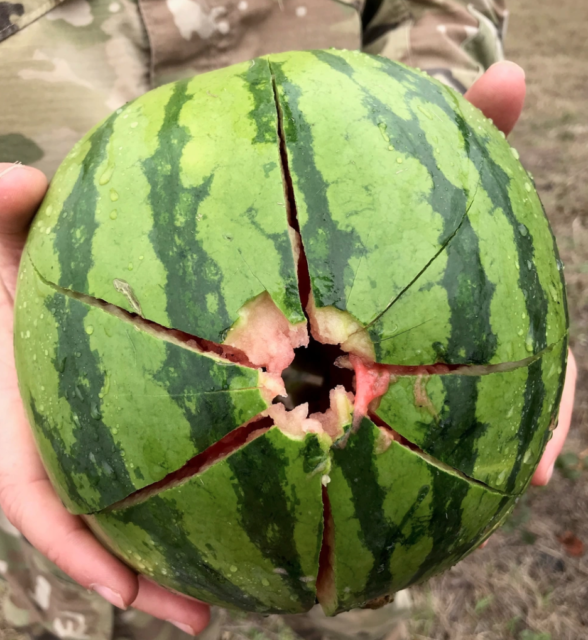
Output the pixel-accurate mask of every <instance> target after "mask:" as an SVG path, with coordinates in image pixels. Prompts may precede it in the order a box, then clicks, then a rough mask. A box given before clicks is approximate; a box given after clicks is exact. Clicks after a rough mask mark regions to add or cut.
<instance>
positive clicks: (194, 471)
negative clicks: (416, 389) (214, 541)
mask: <svg viewBox="0 0 588 640" xmlns="http://www.w3.org/2000/svg"><path fill="white" fill-rule="evenodd" d="M273 426H274V423H273V420H272V419H271V418H268V417H267V416H264V415H263V414H258V415H256V416H255V417H254V418H252V419H251V420H249V422H246V423H245V424H242V425H241V426H240V427H237V428H236V429H233V431H230V432H229V433H227V435H226V436H224V437H222V438H221V439H220V440H217V441H216V442H215V443H214V444H211V445H210V446H209V447H206V449H204V451H201V452H200V453H198V454H197V455H195V456H194V457H193V458H190V460H188V462H186V463H185V464H184V465H182V466H181V467H180V468H179V469H176V470H175V471H171V472H170V473H168V474H167V475H166V476H164V477H163V478H161V480H158V481H157V482H153V483H151V484H149V485H147V486H145V487H142V488H141V489H138V490H137V491H134V492H133V493H131V494H129V495H128V496H126V497H125V498H123V499H122V500H119V501H118V502H115V503H114V504H112V505H110V506H109V507H106V508H105V509H102V510H101V511H95V512H93V513H90V514H88V515H95V514H96V513H109V512H111V511H119V510H121V509H126V508H128V507H134V506H136V505H138V504H141V503H143V502H146V501H147V500H149V498H152V497H153V496H156V495H159V494H161V493H163V492H164V491H167V490H168V489H175V488H176V487H179V486H182V485H183V484H186V483H187V482H189V481H190V480H191V479H192V478H194V477H195V476H197V475H198V474H200V473H202V472H204V471H206V470H207V469H209V468H210V467H211V466H213V465H214V464H216V463H218V462H222V461H223V460H225V459H226V458H228V457H229V456H231V455H232V454H233V453H236V452H237V451H239V450H240V449H243V448H244V447H246V446H247V445H248V444H249V443H250V442H252V441H253V440H255V439H256V438H259V437H260V436H262V435H263V434H264V433H266V432H267V431H269V430H270V429H271V428H272V427H273Z"/></svg>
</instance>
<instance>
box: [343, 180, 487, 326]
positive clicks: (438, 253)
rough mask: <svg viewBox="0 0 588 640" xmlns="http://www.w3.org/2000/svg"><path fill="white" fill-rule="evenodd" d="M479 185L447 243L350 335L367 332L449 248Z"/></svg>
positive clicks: (470, 206) (467, 212)
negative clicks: (386, 302) (402, 287)
mask: <svg viewBox="0 0 588 640" xmlns="http://www.w3.org/2000/svg"><path fill="white" fill-rule="evenodd" d="M480 183H481V180H478V183H477V184H476V189H475V191H474V195H473V196H472V200H471V202H470V204H469V206H468V207H467V209H466V210H465V212H464V214H463V217H462V219H461V220H460V222H459V224H458V225H457V227H456V228H455V231H454V232H453V233H452V234H451V235H450V236H449V237H448V238H447V241H446V242H445V244H444V245H442V246H441V247H440V249H439V251H437V253H436V254H435V255H434V256H433V257H432V258H431V259H430V260H429V262H427V264H426V265H425V266H424V267H423V268H422V269H421V270H420V271H419V272H418V273H417V275H416V276H415V277H414V278H413V279H412V280H411V281H410V282H409V283H408V284H407V285H406V287H404V289H402V291H401V292H400V293H399V294H398V295H397V296H396V297H395V298H394V299H393V300H391V301H390V303H389V304H388V305H387V306H386V308H385V309H384V310H383V311H381V312H380V313H379V314H378V315H377V316H376V317H375V318H374V319H373V320H371V321H370V322H368V324H366V325H365V327H364V328H363V329H360V330H358V331H355V332H354V333H352V334H351V335H355V334H356V333H360V332H361V331H367V330H368V329H369V328H370V327H371V326H372V325H373V324H374V323H375V322H377V321H378V320H379V319H380V318H381V317H382V316H383V315H384V314H385V313H386V312H388V311H389V310H390V309H391V307H393V306H394V305H395V304H396V303H397V302H398V300H399V299H400V298H401V297H402V296H403V295H404V294H405V293H406V292H407V291H408V290H409V289H410V288H411V287H412V285H413V284H414V283H415V282H416V281H417V280H418V279H419V278H420V277H421V276H422V275H423V274H424V273H425V271H427V270H428V269H429V267H430V266H431V265H432V264H433V262H435V260H437V258H438V257H439V256H440V255H441V254H442V253H443V252H444V251H445V250H446V249H447V247H448V246H449V244H450V243H451V241H452V240H453V239H454V238H455V236H456V235H457V233H458V231H459V230H460V229H461V227H462V226H463V224H464V222H465V221H466V220H467V217H468V214H469V212H470V209H471V208H472V206H473V204H474V201H475V199H476V196H477V195H478V188H479V186H480ZM427 322H428V321H427ZM423 324H424V323H423ZM418 326H420V325H418ZM413 328H414V327H413ZM350 337H351V336H350ZM393 337H395V336H391V338H393Z"/></svg>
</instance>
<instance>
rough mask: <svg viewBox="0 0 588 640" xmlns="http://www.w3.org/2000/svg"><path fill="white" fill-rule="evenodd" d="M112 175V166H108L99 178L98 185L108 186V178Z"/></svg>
mask: <svg viewBox="0 0 588 640" xmlns="http://www.w3.org/2000/svg"><path fill="white" fill-rule="evenodd" d="M113 173H114V164H109V165H108V166H107V167H106V169H105V171H104V173H103V174H102V175H101V176H100V179H99V180H98V184H99V185H100V186H102V187H103V186H104V185H105V184H108V183H109V182H110V178H112V174H113Z"/></svg>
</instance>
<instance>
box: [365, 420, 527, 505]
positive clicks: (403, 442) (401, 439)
mask: <svg viewBox="0 0 588 640" xmlns="http://www.w3.org/2000/svg"><path fill="white" fill-rule="evenodd" d="M367 417H368V418H369V419H370V420H371V421H372V422H373V423H374V424H375V425H376V426H377V427H382V428H383V429H386V430H387V431H390V433H391V434H392V435H393V440H394V441H395V442H396V443H398V444H399V445H400V446H401V447H405V448H406V449H409V450H410V451H412V452H413V453H415V454H416V455H418V456H419V457H421V458H423V460H425V461H426V462H428V463H429V464H433V465H435V466H436V467H439V469H442V470H443V471H446V472H447V473H452V474H455V475H457V476H459V477H460V478H462V480H465V481H466V482H469V483H471V484H477V485H478V486H480V487H483V488H484V489H486V490H487V491H491V492H492V493H495V494H497V495H499V496H505V497H508V498H516V496H517V494H512V493H506V492H504V491H500V489H496V488H494V487H491V486H490V485H488V484H486V483H485V482H482V481H481V480H476V478H472V477H471V476H468V475H466V474H465V473H464V472H463V471H460V470H459V469H456V468H455V467H452V466H451V465H449V464H447V463H446V462H442V461H441V460H439V459H437V458H435V457H434V456H432V455H431V454H430V453H427V452H426V451H423V450H422V449H421V448H420V447H419V446H418V445H417V444H415V443H414V442H411V441H410V440H409V439H408V438H407V437H406V436H403V435H401V434H400V433H398V431H395V430H394V429H393V428H392V427H391V426H390V425H389V424H388V423H387V422H385V421H384V420H383V419H382V418H381V417H380V416H378V415H377V414H375V413H373V412H371V411H370V412H368V416H367Z"/></svg>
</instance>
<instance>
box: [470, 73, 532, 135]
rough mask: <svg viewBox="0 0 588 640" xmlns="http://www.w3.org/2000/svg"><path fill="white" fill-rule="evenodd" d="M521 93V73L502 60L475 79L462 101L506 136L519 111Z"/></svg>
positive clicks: (522, 87) (522, 97)
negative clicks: (471, 106)
mask: <svg viewBox="0 0 588 640" xmlns="http://www.w3.org/2000/svg"><path fill="white" fill-rule="evenodd" d="M525 92H526V85H525V72H524V71H523V70H522V69H521V67H519V65H518V64H515V63H514V62H508V61H506V60H505V61H502V62H497V63H496V64H493V65H492V66H491V67H490V68H489V69H488V71H486V73H485V74H484V75H483V76H482V77H481V78H479V79H478V80H476V82H474V84H473V85H472V86H471V88H470V89H469V90H468V91H467V93H466V94H465V98H466V100H469V101H470V102H471V103H472V104H473V105H474V106H476V107H478V109H480V111H482V113H483V114H484V115H485V116H486V117H487V118H491V119H492V120H493V121H494V124H495V125H496V126H497V127H498V129H500V131H502V132H503V133H504V134H506V135H508V134H509V133H510V132H511V131H512V129H513V127H514V126H515V124H516V122H517V120H518V119H519V117H520V115H521V111H522V110H523V104H524V102H525Z"/></svg>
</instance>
